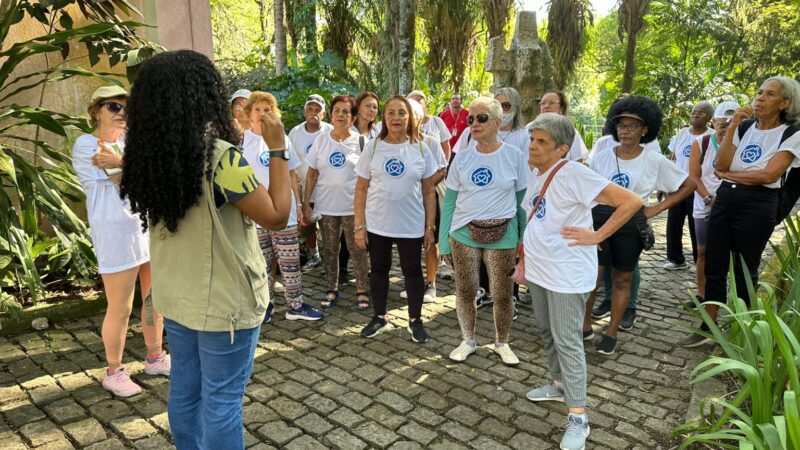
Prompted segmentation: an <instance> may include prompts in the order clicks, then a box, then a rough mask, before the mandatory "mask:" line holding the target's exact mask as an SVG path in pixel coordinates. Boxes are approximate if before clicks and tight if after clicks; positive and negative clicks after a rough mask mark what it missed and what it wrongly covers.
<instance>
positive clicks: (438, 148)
mask: <svg viewBox="0 0 800 450" xmlns="http://www.w3.org/2000/svg"><path fill="white" fill-rule="evenodd" d="M422 142H424V143H425V145H427V146H428V148H429V149H430V150H431V152H433V159H434V160H435V161H436V170H439V169H444V168H446V167H447V159H446V158H445V157H444V150H443V149H442V144H441V142H440V141H439V138H437V137H435V136H431V135H429V134H423V135H422Z"/></svg>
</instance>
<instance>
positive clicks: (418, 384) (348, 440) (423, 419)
mask: <svg viewBox="0 0 800 450" xmlns="http://www.w3.org/2000/svg"><path fill="white" fill-rule="evenodd" d="M663 216H665V215H663ZM663 216H662V217H661V218H659V219H658V220H656V221H655V223H654V225H655V228H656V235H657V236H658V238H657V241H658V242H657V244H656V247H655V249H654V250H652V251H650V252H648V253H646V254H644V255H643V257H642V261H641V268H642V280H643V281H642V286H641V293H640V306H639V313H638V321H637V322H636V326H635V328H634V329H633V330H632V331H631V332H629V333H621V335H620V336H621V339H620V343H621V346H620V348H619V351H618V352H617V353H616V354H615V355H612V356H610V357H606V356H602V355H599V354H597V353H596V352H595V351H594V348H593V346H588V348H587V361H588V367H589V383H588V384H589V387H588V394H589V417H590V422H591V426H592V433H591V436H590V443H589V445H588V446H587V447H588V448H594V449H615V450H616V449H629V448H636V449H668V448H671V447H673V446H674V445H675V444H676V443H677V441H676V440H675V439H674V438H672V436H671V430H672V428H673V426H675V425H676V424H678V423H679V422H680V421H682V419H683V417H684V415H685V413H686V410H687V407H688V404H689V397H690V389H689V382H688V374H689V372H690V370H691V369H692V368H693V367H694V366H695V365H696V364H697V362H699V361H700V360H701V359H702V358H703V356H704V355H703V354H702V351H701V350H687V349H684V348H681V347H679V346H677V345H676V343H677V342H678V341H679V340H680V339H681V338H682V337H683V336H684V333H685V331H684V329H682V328H681V325H689V324H691V323H693V321H692V320H691V316H690V315H689V314H688V313H687V312H685V311H683V310H682V309H681V307H680V304H681V303H682V302H684V301H686V300H687V299H688V292H689V291H690V290H692V291H693V289H694V269H693V268H692V269H691V270H687V271H677V272H668V271H665V270H663V269H661V265H662V264H663V262H664V237H663V236H664V226H665V220H664V217H663ZM778 238H779V236H778V234H777V233H776V236H775V237H774V239H773V240H775V239H778ZM685 247H686V248H688V242H687V243H686V244H685ZM392 282H393V283H392V287H391V292H390V299H391V301H390V308H391V311H390V314H391V315H392V319H391V321H392V323H393V324H394V325H395V326H396V327H395V328H394V329H393V330H391V331H389V332H386V333H383V334H381V335H379V336H378V337H376V338H375V339H371V340H367V339H362V338H361V337H360V336H359V335H358V332H359V331H360V329H361V327H362V326H363V325H365V324H366V323H367V322H368V321H369V318H370V315H369V314H370V313H368V312H360V311H356V310H354V309H353V308H352V306H353V305H354V304H355V292H354V291H355V290H354V287H353V286H352V285H348V286H347V287H346V288H344V290H343V295H342V297H343V298H342V299H341V300H340V302H339V304H338V305H337V306H336V308H335V309H334V310H333V311H332V312H331V313H330V314H329V315H328V316H327V317H326V318H325V320H324V321H322V322H320V323H316V324H309V323H307V322H292V321H288V320H286V319H284V318H283V315H282V314H283V312H284V310H285V309H284V306H283V303H282V298H280V296H279V298H278V306H277V308H276V315H275V318H274V319H273V321H272V323H270V324H269V325H266V326H264V327H263V328H262V331H261V339H260V342H259V346H258V349H257V352H256V361H255V366H254V370H253V377H252V381H251V383H250V385H249V386H248V388H247V393H246V396H245V398H244V404H245V406H244V423H245V428H246V431H245V436H246V445H247V446H248V447H249V448H254V449H266V448H286V449H290V450H293V449H315V448H342V449H364V448H391V449H414V448H431V449H462V448H476V449H507V448H512V449H548V448H557V443H558V440H559V439H560V436H561V434H562V431H561V430H560V429H559V426H561V425H562V424H563V423H564V422H565V410H564V405H563V404H559V403H532V402H530V401H528V400H526V399H525V393H526V392H527V391H528V390H529V389H531V388H532V387H534V386H537V385H540V384H542V383H544V382H545V381H546V380H547V366H546V358H545V355H544V352H543V349H542V346H541V344H540V342H539V340H538V339H537V332H536V329H535V328H534V326H533V319H532V311H531V307H530V306H523V308H522V310H521V314H520V317H519V319H518V320H517V321H515V322H514V325H513V330H512V342H511V345H512V347H513V348H514V349H515V350H516V352H517V355H518V356H519V357H520V359H521V360H522V363H521V364H520V365H519V366H517V367H515V368H511V367H507V366H505V365H503V364H502V363H501V362H500V360H499V358H498V357H497V356H496V355H494V354H493V353H492V352H490V351H489V350H488V349H487V348H485V347H484V348H480V349H479V350H478V352H477V353H476V354H474V355H472V356H471V357H470V358H468V359H467V361H466V363H463V364H456V363H453V362H452V361H450V360H449V359H448V358H447V355H448V354H449V353H450V351H451V350H452V349H453V348H454V347H455V346H456V345H458V343H459V342H460V340H461V338H460V333H459V328H458V320H457V318H456V313H455V310H454V306H453V305H454V302H455V297H454V295H453V292H454V285H453V282H452V281H443V280H440V281H439V282H438V284H439V295H440V298H439V299H438V300H437V302H436V303H435V304H426V305H425V307H424V320H425V322H426V327H427V329H428V332H429V334H430V336H431V339H430V340H429V341H428V343H426V344H424V345H419V344H414V343H412V342H411V341H410V339H409V334H408V332H407V331H406V329H405V328H406V320H407V311H406V308H405V307H404V306H403V305H404V301H402V300H400V299H399V291H400V290H401V289H402V286H401V278H400V274H399V272H397V273H394V274H393V278H392ZM304 284H305V286H306V295H307V296H308V298H309V299H310V300H311V303H312V304H317V303H316V299H318V298H321V297H322V293H323V292H324V291H325V287H324V285H323V280H322V270H321V268H320V269H317V270H315V271H313V272H312V273H310V274H308V275H306V276H305V277H304ZM605 320H607V319H605ZM605 320H604V321H600V322H598V323H596V327H595V330H600V329H601V328H602V326H603V325H604V323H605ZM101 323H102V316H99V315H98V316H94V317H91V318H88V319H83V320H76V321H71V322H67V323H62V324H59V325H58V327H55V328H51V330H49V331H46V332H40V333H27V334H22V335H18V336H11V337H6V338H0V413H1V414H2V423H0V447H2V448H3V449H5V450H12V449H28V448H37V449H61V448H90V449H115V448H128V447H135V448H140V449H159V448H171V447H172V444H171V440H170V434H169V424H168V421H167V414H166V401H167V392H168V382H167V379H166V378H163V377H151V376H148V375H145V374H144V372H143V366H142V363H141V362H140V361H142V359H143V357H144V354H145V348H144V343H143V340H142V336H141V329H140V327H139V325H138V319H132V324H133V325H132V329H131V333H129V341H128V346H127V350H126V356H125V361H127V362H128V363H129V365H128V367H129V370H130V371H131V372H132V373H133V374H134V379H135V380H136V381H137V382H138V383H140V384H141V385H142V386H143V387H144V392H143V393H142V394H140V395H137V396H135V397H132V398H130V399H117V398H113V397H112V396H111V395H109V394H108V393H107V392H106V391H104V390H103V388H102V387H101V384H100V380H101V378H102V372H103V370H104V367H103V345H102V342H101V339H100V325H101ZM492 330H493V322H492V315H491V311H489V310H488V309H482V310H480V311H479V320H478V332H479V336H478V343H479V345H482V346H486V345H488V344H490V343H491V342H493V338H494V333H493V331H492Z"/></svg>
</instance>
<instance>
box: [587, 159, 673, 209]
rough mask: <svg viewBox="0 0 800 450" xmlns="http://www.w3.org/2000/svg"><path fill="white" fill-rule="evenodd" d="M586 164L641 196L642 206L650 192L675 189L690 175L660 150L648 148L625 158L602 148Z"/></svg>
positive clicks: (646, 203)
mask: <svg viewBox="0 0 800 450" xmlns="http://www.w3.org/2000/svg"><path fill="white" fill-rule="evenodd" d="M617 164H619V166H618V165H617ZM589 167H590V168H591V169H592V170H594V171H595V172H597V173H598V174H600V176H602V177H604V178H606V179H609V180H611V181H613V182H614V183H617V184H618V185H620V186H622V187H624V188H625V189H628V190H631V191H633V192H635V193H636V194H637V195H638V196H640V197H642V199H643V200H644V203H645V206H647V205H649V198H650V193H651V192H653V191H662V192H667V193H672V192H675V191H677V190H678V188H680V186H681V184H683V181H684V180H686V178H687V177H688V176H689V174H687V173H686V172H684V171H682V170H681V169H679V168H678V167H677V166H676V165H675V164H673V163H672V161H670V160H668V159H667V158H666V157H665V156H664V155H662V154H661V153H656V152H653V151H648V150H643V151H642V152H641V153H640V154H639V156H637V157H636V158H633V159H628V160H625V159H621V158H617V155H616V152H615V151H613V150H612V151H603V152H600V153H598V154H596V155H595V156H594V158H592V161H591V163H590V164H589Z"/></svg>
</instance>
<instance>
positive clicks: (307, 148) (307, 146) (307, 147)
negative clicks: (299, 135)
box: [306, 142, 314, 155]
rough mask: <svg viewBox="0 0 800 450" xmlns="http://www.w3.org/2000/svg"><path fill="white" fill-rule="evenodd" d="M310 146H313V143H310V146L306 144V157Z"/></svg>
mask: <svg viewBox="0 0 800 450" xmlns="http://www.w3.org/2000/svg"><path fill="white" fill-rule="evenodd" d="M312 145H314V143H313V142H312V143H310V144H308V145H306V155H307V154H308V152H310V151H311V146H312Z"/></svg>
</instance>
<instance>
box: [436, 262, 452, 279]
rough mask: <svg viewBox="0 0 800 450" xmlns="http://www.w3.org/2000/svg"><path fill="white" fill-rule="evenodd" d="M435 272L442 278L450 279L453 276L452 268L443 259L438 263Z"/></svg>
mask: <svg viewBox="0 0 800 450" xmlns="http://www.w3.org/2000/svg"><path fill="white" fill-rule="evenodd" d="M436 273H437V274H438V275H439V278H441V279H443V280H452V279H453V278H454V274H453V269H452V268H450V266H449V265H448V264H447V263H446V262H444V261H442V262H441V263H440V264H439V267H438V268H437V269H436Z"/></svg>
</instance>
